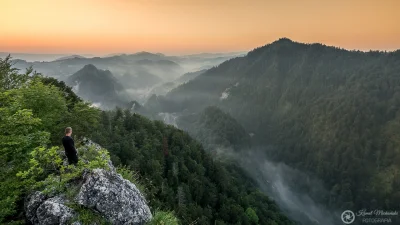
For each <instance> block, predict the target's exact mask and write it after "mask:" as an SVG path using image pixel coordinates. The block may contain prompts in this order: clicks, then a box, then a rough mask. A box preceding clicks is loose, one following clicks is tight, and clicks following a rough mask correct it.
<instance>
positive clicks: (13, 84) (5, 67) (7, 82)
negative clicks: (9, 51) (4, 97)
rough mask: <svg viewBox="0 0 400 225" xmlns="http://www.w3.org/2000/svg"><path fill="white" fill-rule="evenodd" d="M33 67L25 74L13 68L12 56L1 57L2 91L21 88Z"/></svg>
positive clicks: (0, 83)
mask: <svg viewBox="0 0 400 225" xmlns="http://www.w3.org/2000/svg"><path fill="white" fill-rule="evenodd" d="M31 73H32V69H27V71H26V73H25V74H19V73H18V69H15V68H12V63H11V57H10V56H7V57H6V58H5V59H1V58H0V91H5V90H10V89H14V88H19V87H21V86H22V85H24V84H25V83H26V81H27V80H28V79H29V75H30V74H31Z"/></svg>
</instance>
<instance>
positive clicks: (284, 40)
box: [273, 37, 294, 43]
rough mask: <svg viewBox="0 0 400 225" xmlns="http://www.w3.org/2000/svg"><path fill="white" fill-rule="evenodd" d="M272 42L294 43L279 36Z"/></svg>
mask: <svg viewBox="0 0 400 225" xmlns="http://www.w3.org/2000/svg"><path fill="white" fill-rule="evenodd" d="M273 43H294V41H292V40H290V39H289V38H287V37H283V38H279V39H278V40H277V41H274V42H273Z"/></svg>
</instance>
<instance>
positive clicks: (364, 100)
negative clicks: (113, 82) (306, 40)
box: [145, 38, 400, 211]
mask: <svg viewBox="0 0 400 225" xmlns="http://www.w3.org/2000/svg"><path fill="white" fill-rule="evenodd" d="M209 106H213V107H217V108H219V109H220V110H221V111H222V112H224V113H227V114H229V115H230V116H231V117H232V118H233V119H234V120H236V121H237V122H234V123H232V124H233V125H232V126H231V127H230V128H229V130H228V133H230V134H232V133H235V130H237V129H236V128H235V127H236V125H235V124H236V123H239V124H240V125H241V126H243V128H244V130H245V134H247V135H245V136H244V137H246V138H243V136H241V135H239V139H238V138H237V136H236V137H235V138H234V139H235V140H243V139H247V138H249V139H250V140H251V141H250V142H251V146H252V148H246V147H245V148H242V150H244V151H253V149H257V151H259V150H260V149H261V151H262V152H263V153H265V154H266V158H267V159H268V160H271V161H273V162H283V163H285V164H287V165H289V166H290V167H292V168H293V169H297V170H300V171H304V172H306V173H307V174H308V175H309V176H310V177H314V178H317V179H320V180H321V181H322V182H323V185H324V187H325V189H326V190H327V191H326V192H324V193H310V190H307V189H304V191H305V192H309V194H310V195H313V197H314V199H315V200H316V201H317V202H318V203H322V204H324V205H325V206H327V207H328V208H330V209H332V210H334V209H336V210H339V211H343V210H346V209H352V210H355V211H357V209H364V208H366V209H376V208H379V209H387V210H390V209H392V210H393V209H399V208H400V205H399V204H400V189H399V188H400V185H399V184H400V172H399V171H400V154H399V151H400V142H399V140H400V137H399V135H398V131H399V128H400V111H399V110H400V108H399V107H400V51H399V50H397V51H394V52H379V51H370V52H361V51H348V50H344V49H340V48H337V47H330V46H325V45H322V44H302V43H297V42H294V41H291V40H289V39H287V38H282V39H280V40H278V41H276V42H274V43H271V44H268V45H266V46H263V47H259V48H256V49H254V50H253V51H251V52H249V53H248V54H247V55H246V56H244V57H238V58H234V59H230V60H228V61H226V62H224V63H222V64H220V65H219V66H216V67H214V68H212V69H210V70H208V71H206V72H205V73H203V74H201V75H199V76H198V77H196V78H194V79H193V80H191V81H189V82H187V83H185V84H183V85H181V86H179V87H177V88H176V89H174V90H172V91H171V92H169V93H168V94H167V95H166V96H165V97H164V96H152V97H151V98H150V99H149V100H148V102H147V104H146V105H145V107H147V110H148V112H152V113H153V115H152V116H154V117H157V113H158V112H163V113H175V114H177V115H179V116H180V117H179V119H178V126H181V127H188V128H189V132H190V133H193V134H199V137H198V138H199V140H207V139H211V138H213V137H215V136H214V135H213V134H214V133H221V132H224V131H223V130H224V128H225V127H227V126H225V125H224V126H220V127H219V128H218V125H217V124H218V123H220V124H224V122H223V121H224V120H220V121H213V124H211V125H212V126H209V128H211V127H214V128H216V129H217V130H214V131H213V132H209V133H208V134H209V137H204V135H202V133H204V132H202V130H204V129H203V127H202V126H197V124H198V123H199V121H204V119H201V118H202V116H201V114H202V112H203V110H204V109H206V108H207V107H209ZM149 114H151V113H149ZM194 117H196V118H195V119H194ZM225 121H226V120H225ZM187 124H196V126H192V127H190V125H187ZM202 124H207V121H206V122H205V123H202ZM228 127H229V126H228ZM239 133H240V134H243V132H242V131H240V132H239ZM230 138H233V137H230ZM220 143H221V145H225V144H224V140H220ZM298 188H304V187H298Z"/></svg>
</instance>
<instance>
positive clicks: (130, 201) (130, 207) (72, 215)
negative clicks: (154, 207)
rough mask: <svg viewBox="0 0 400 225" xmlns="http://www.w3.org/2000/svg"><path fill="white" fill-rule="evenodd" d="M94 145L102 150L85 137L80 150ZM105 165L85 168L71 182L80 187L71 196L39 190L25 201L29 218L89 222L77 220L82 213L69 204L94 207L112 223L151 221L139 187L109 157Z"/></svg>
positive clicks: (43, 224) (42, 224) (46, 224)
mask: <svg viewBox="0 0 400 225" xmlns="http://www.w3.org/2000/svg"><path fill="white" fill-rule="evenodd" d="M93 147H94V148H95V149H96V150H97V151H99V150H100V149H101V146H100V145H98V144H96V143H94V142H92V141H90V140H87V139H86V140H85V141H84V145H83V146H82V147H80V148H79V149H78V152H80V153H85V151H89V148H93ZM105 154H106V153H105ZM99 156H100V157H102V156H103V155H101V154H100V155H99ZM105 156H106V155H104V157H105ZM84 163H88V162H84ZM106 167H107V169H93V170H89V169H84V170H83V171H84V172H83V175H82V177H81V178H79V177H78V178H77V179H74V181H73V183H71V184H68V185H79V186H80V189H78V190H77V192H76V193H77V194H76V195H72V196H70V195H69V198H68V199H66V198H65V197H64V195H62V194H58V195H56V196H54V194H53V196H46V195H45V194H43V193H42V192H39V191H37V192H34V193H32V194H31V195H29V196H28V198H27V199H26V201H25V215H26V218H27V220H28V221H30V222H31V223H32V224H34V225H36V224H39V225H52V224H54V225H56V224H71V223H72V222H74V223H73V224H74V225H80V224H86V222H85V223H83V221H78V218H79V212H78V211H74V210H73V209H72V208H71V207H72V206H71V205H70V204H72V205H76V206H80V207H82V206H83V207H85V208H87V209H91V211H92V212H93V213H95V214H97V215H98V216H101V217H102V218H104V219H105V220H107V221H108V222H110V223H111V224H116V225H118V224H130V225H131V224H132V225H142V224H145V223H146V222H148V221H150V220H151V218H152V215H151V212H150V209H149V207H148V205H147V203H146V200H145V198H144V197H143V195H142V194H141V193H140V191H139V190H138V189H137V188H136V186H135V185H134V184H132V183H131V182H130V181H128V180H125V179H124V178H122V176H121V175H119V174H118V173H117V172H116V169H115V167H114V166H113V165H112V163H111V161H110V160H108V166H106ZM79 186H78V188H79ZM68 188H69V187H68ZM68 206H71V207H68ZM73 208H74V209H75V207H73ZM78 208H79V207H78ZM77 210H78V209H77Z"/></svg>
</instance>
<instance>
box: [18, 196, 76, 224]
mask: <svg viewBox="0 0 400 225" xmlns="http://www.w3.org/2000/svg"><path fill="white" fill-rule="evenodd" d="M65 203H66V200H65V199H64V198H63V197H61V196H56V197H52V198H48V199H46V196H45V195H44V194H42V193H41V192H35V193H34V194H32V195H31V196H30V197H29V199H28V201H27V203H26V204H25V210H26V217H27V219H28V220H29V221H30V222H31V223H33V224H40V225H55V224H69V221H70V220H71V219H72V218H73V217H74V216H75V212H74V211H73V210H72V209H71V208H69V207H68V206H66V205H65Z"/></svg>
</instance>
